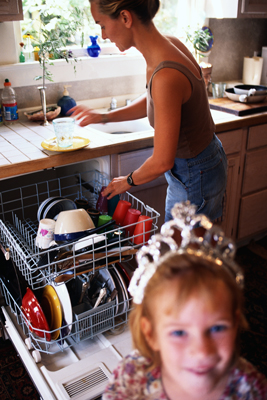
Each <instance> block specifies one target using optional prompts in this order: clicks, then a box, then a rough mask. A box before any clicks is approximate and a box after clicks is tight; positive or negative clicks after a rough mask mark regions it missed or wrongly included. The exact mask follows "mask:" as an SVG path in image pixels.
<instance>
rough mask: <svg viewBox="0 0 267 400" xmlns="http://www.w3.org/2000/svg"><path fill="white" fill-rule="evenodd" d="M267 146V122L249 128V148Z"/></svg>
mask: <svg viewBox="0 0 267 400" xmlns="http://www.w3.org/2000/svg"><path fill="white" fill-rule="evenodd" d="M262 146H267V124H263V125H256V126H252V127H251V128H249V133H248V145H247V149H248V150H251V149H255V148H257V147H262Z"/></svg>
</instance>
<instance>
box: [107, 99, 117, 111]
mask: <svg viewBox="0 0 267 400" xmlns="http://www.w3.org/2000/svg"><path fill="white" fill-rule="evenodd" d="M116 108H117V100H116V99H115V98H114V97H112V99H111V102H110V106H109V109H110V110H115V109H116Z"/></svg>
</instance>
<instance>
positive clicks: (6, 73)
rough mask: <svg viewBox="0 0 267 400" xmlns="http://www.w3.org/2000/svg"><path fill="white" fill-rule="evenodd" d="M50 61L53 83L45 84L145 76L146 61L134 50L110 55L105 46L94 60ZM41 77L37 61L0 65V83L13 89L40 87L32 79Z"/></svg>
mask: <svg viewBox="0 0 267 400" xmlns="http://www.w3.org/2000/svg"><path fill="white" fill-rule="evenodd" d="M113 49H114V47H113ZM83 50H85V49H83ZM52 62H53V65H50V66H48V69H49V71H50V72H51V73H52V74H53V76H52V79H53V82H49V81H46V83H45V84H46V85H49V84H51V83H58V82H69V81H82V80H93V79H100V78H113V77H119V76H132V75H144V74H145V60H144V58H143V56H142V55H141V54H140V53H139V52H137V51H136V50H135V49H133V50H132V49H130V50H129V51H127V52H125V53H120V52H119V50H118V52H117V53H116V54H110V48H108V47H107V48H106V49H105V51H103V52H102V54H100V55H99V57H97V58H91V57H89V56H88V55H87V56H77V62H75V61H74V59H73V60H70V62H68V63H67V62H66V61H65V60H52ZM107 62H108V67H107ZM41 74H42V70H41V68H40V64H39V62H38V61H33V62H29V63H17V64H8V65H0V76H2V80H4V79H5V78H8V79H9V80H10V82H11V83H12V86H13V87H25V86H34V85H41V84H42V80H41V79H40V80H35V79H34V78H35V77H36V76H39V75H41Z"/></svg>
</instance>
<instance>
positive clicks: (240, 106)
mask: <svg viewBox="0 0 267 400" xmlns="http://www.w3.org/2000/svg"><path fill="white" fill-rule="evenodd" d="M209 103H210V108H211V109H212V110H218V111H224V112H227V113H230V114H234V115H238V116H240V117H241V116H243V115H251V114H256V113H259V112H263V111H267V102H266V101H264V102H261V103H251V104H246V103H239V102H238V101H232V100H230V99H228V97H222V98H220V99H209Z"/></svg>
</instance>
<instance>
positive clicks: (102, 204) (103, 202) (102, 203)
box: [96, 186, 108, 214]
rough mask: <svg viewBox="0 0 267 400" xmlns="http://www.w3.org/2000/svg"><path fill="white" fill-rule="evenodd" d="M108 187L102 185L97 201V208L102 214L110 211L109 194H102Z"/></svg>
mask: <svg viewBox="0 0 267 400" xmlns="http://www.w3.org/2000/svg"><path fill="white" fill-rule="evenodd" d="M104 189H106V186H102V188H101V190H100V193H99V196H98V199H97V202H96V209H97V210H99V211H100V212H101V213H102V214H107V213H108V199H107V196H103V195H102V191H103V190H104Z"/></svg>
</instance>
